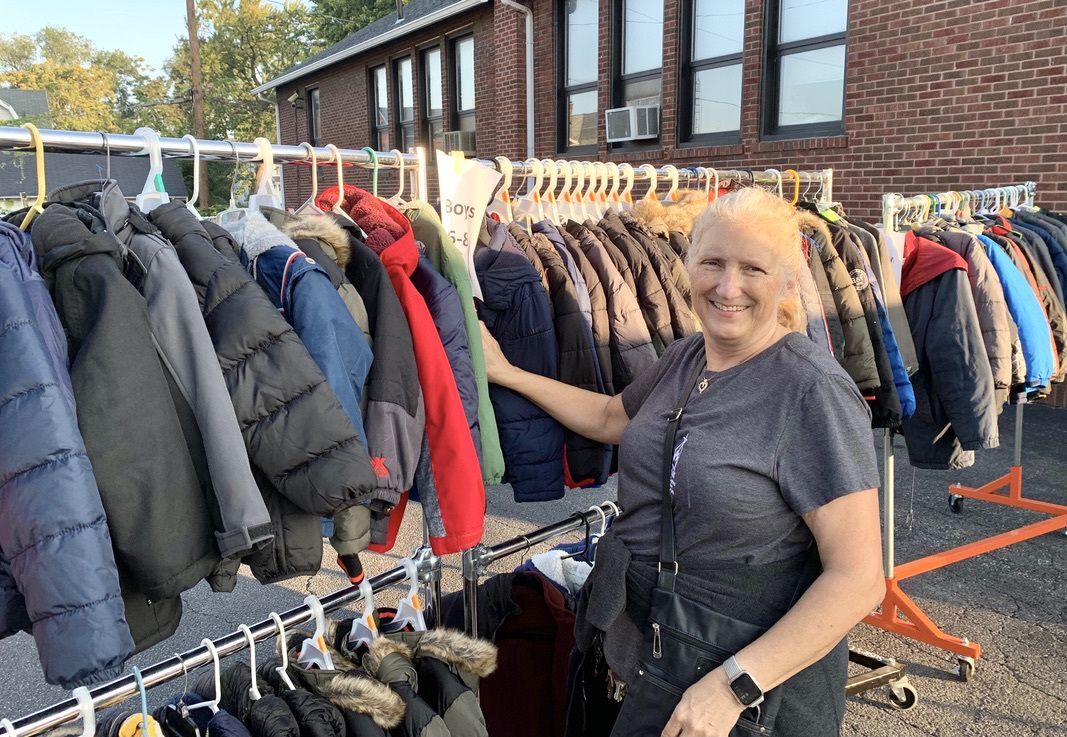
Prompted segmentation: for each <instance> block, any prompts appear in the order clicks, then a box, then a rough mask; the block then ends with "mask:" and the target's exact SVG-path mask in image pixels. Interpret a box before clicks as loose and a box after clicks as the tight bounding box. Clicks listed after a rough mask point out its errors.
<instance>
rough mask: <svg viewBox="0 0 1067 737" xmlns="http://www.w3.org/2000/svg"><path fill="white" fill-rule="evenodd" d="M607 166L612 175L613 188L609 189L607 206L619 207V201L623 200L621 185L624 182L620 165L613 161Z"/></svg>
mask: <svg viewBox="0 0 1067 737" xmlns="http://www.w3.org/2000/svg"><path fill="white" fill-rule="evenodd" d="M606 166H607V168H608V173H609V174H610V175H611V188H610V189H609V190H608V201H607V207H608V208H611V207H614V208H618V207H619V203H620V202H621V200H620V199H619V185H620V184H621V183H622V182H621V177H620V176H619V165H618V164H616V163H615V162H614V161H611V162H608V163H607V164H606ZM605 212H606V210H605Z"/></svg>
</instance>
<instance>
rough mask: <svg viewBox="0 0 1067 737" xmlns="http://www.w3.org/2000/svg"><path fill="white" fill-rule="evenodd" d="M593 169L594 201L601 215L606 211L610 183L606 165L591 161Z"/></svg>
mask: <svg viewBox="0 0 1067 737" xmlns="http://www.w3.org/2000/svg"><path fill="white" fill-rule="evenodd" d="M593 171H594V172H596V178H597V188H596V192H595V195H596V203H597V211H598V212H599V213H600V215H601V217H603V215H604V213H606V212H607V211H608V194H607V192H608V185H609V184H610V180H609V176H608V174H609V172H608V165H607V164H605V163H603V162H600V161H595V162H593Z"/></svg>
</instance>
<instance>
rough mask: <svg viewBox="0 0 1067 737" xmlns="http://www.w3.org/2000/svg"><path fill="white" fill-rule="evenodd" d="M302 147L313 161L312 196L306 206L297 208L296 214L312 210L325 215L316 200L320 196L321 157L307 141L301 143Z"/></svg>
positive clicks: (305, 203)
mask: <svg viewBox="0 0 1067 737" xmlns="http://www.w3.org/2000/svg"><path fill="white" fill-rule="evenodd" d="M300 146H301V148H303V149H304V150H305V151H307V152H308V158H310V159H311V196H310V197H308V198H307V200H306V201H305V202H304V204H302V205H301V206H300V207H298V208H296V214H297V215H299V214H301V213H302V212H305V211H308V210H310V211H311V212H317V213H319V214H320V215H321V214H323V213H322V210H321V209H320V208H319V206H318V205H316V204H315V198H316V197H318V196H319V155H318V154H316V153H315V147H314V146H312V145H311V144H310V143H308V142H307V141H305V142H304V143H301V144H300Z"/></svg>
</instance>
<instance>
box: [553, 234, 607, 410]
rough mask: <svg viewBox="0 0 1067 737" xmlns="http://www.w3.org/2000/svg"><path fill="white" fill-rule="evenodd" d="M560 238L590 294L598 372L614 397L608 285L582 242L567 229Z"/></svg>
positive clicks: (605, 392) (605, 390) (601, 385)
mask: <svg viewBox="0 0 1067 737" xmlns="http://www.w3.org/2000/svg"><path fill="white" fill-rule="evenodd" d="M559 234H560V236H561V237H562V238H563V242H564V244H565V246H566V249H567V254H568V255H570V257H571V258H572V259H573V260H574V263H575V265H576V266H577V267H578V271H579V272H581V274H582V280H583V281H584V282H585V288H586V289H587V290H588V291H589V306H590V310H591V313H590V314H591V316H592V325H591V328H592V336H593V349H594V351H595V355H596V368H597V372H598V373H599V375H600V383H599V386H600V391H601V392H602V393H604V394H608V395H612V396H613V395H614V394H615V393H616V391H615V382H614V372H613V371H612V367H611V328H610V323H609V322H608V301H607V296H606V295H605V293H604V285H603V284H602V283H601V282H600V275H599V274H598V273H597V271H596V269H594V268H593V264H592V263H590V261H589V259H588V258H587V257H586V255H585V252H583V251H582V247H581V244H579V243H578V239H577V238H575V237H574V236H573V235H571V234H570V233H569V232H568V231H567V230H566V229H565V228H561V229H560V230H559Z"/></svg>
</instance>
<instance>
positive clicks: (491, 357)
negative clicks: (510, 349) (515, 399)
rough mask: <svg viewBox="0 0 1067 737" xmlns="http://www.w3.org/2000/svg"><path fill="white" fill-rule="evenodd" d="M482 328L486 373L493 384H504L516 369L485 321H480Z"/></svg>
mask: <svg viewBox="0 0 1067 737" xmlns="http://www.w3.org/2000/svg"><path fill="white" fill-rule="evenodd" d="M478 325H479V326H481V329H482V353H483V354H484V355H485V373H486V376H487V377H488V379H489V381H490V382H491V383H493V384H503V383H504V380H505V378H506V377H507V375H508V372H509V371H514V370H515V367H514V366H512V365H511V364H510V363H509V362H508V359H507V358H505V357H504V351H502V350H500V344H499V343H497V342H496V338H494V337H493V336H492V335H491V334H490V333H489V328H487V327H486V326H485V323H484V322H479V323H478Z"/></svg>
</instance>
